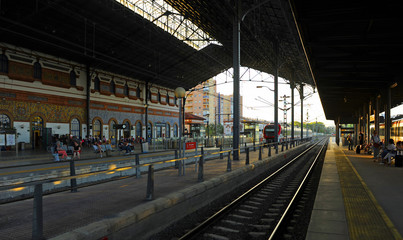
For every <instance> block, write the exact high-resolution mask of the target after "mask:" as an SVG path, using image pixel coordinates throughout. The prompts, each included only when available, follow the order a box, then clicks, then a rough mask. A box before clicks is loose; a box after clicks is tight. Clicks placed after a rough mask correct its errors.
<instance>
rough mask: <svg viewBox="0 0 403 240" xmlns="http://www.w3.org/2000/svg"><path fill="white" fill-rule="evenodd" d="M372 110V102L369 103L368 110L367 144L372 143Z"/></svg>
mask: <svg viewBox="0 0 403 240" xmlns="http://www.w3.org/2000/svg"><path fill="white" fill-rule="evenodd" d="M371 108H372V102H371V101H370V102H369V103H368V108H367V111H368V113H367V133H368V135H367V143H368V144H369V143H370V142H371V135H372V134H371V110H372V109H371Z"/></svg>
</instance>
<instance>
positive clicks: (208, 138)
mask: <svg viewBox="0 0 403 240" xmlns="http://www.w3.org/2000/svg"><path fill="white" fill-rule="evenodd" d="M204 116H206V117H207V127H206V132H207V142H209V140H210V134H209V126H208V125H209V123H210V121H209V117H210V114H208V113H207V114H205V115H204ZM207 145H208V144H207Z"/></svg>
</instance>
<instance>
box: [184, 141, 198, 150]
mask: <svg viewBox="0 0 403 240" xmlns="http://www.w3.org/2000/svg"><path fill="white" fill-rule="evenodd" d="M186 149H196V142H187V143H186Z"/></svg>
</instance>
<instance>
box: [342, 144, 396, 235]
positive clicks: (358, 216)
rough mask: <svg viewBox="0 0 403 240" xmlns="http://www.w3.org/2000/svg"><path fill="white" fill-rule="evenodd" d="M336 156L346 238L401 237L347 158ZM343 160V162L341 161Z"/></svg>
mask: <svg viewBox="0 0 403 240" xmlns="http://www.w3.org/2000/svg"><path fill="white" fill-rule="evenodd" d="M340 152H342V153H343V155H344V158H338V157H336V165H337V169H338V172H339V176H340V184H341V189H342V193H343V199H344V205H345V209H346V217H347V221H348V227H349V233H350V239H351V240H356V239H383V240H385V239H402V236H401V235H400V233H399V232H398V231H397V229H396V228H395V226H394V225H393V223H392V221H391V220H390V219H389V217H388V216H387V215H386V213H385V211H384V210H383V209H382V207H381V206H380V205H379V203H378V201H377V200H376V198H375V197H374V195H373V194H372V192H371V190H370V189H369V188H368V186H367V185H366V184H365V182H364V180H363V179H362V178H361V176H360V175H359V173H358V172H357V170H356V169H355V168H354V166H353V164H352V163H351V161H350V159H349V158H348V157H347V156H346V155H345V153H344V152H343V151H341V150H340ZM343 160H345V161H343Z"/></svg>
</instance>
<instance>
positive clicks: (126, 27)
mask: <svg viewBox="0 0 403 240" xmlns="http://www.w3.org/2000/svg"><path fill="white" fill-rule="evenodd" d="M130 2H132V3H134V4H137V5H138V6H139V7H141V6H142V2H144V3H147V4H149V3H152V4H157V3H160V2H161V1H152V0H140V1H139V0H136V1H135V0H133V1H125V0H121V1H115V0H85V1H82V0H68V1H67V0H64V1H63V0H58V1H56V0H55V1H33V0H32V1H19V0H17V1H16V0H3V1H1V2H0V5H1V14H0V20H1V21H0V27H1V28H0V31H1V32H0V33H1V41H4V42H7V43H11V44H14V45H17V46H21V47H26V48H28V49H33V50H36V51H41V52H45V53H49V54H52V55H55V56H57V57H61V58H67V59H71V60H75V61H79V62H82V63H86V64H89V66H90V67H94V68H98V69H103V70H106V71H112V72H115V73H117V74H122V75H127V76H130V77H134V78H136V79H139V80H143V81H148V82H149V83H151V84H152V83H156V84H159V85H162V86H166V87H170V88H176V87H178V86H182V87H184V88H185V89H189V88H191V87H194V86H196V85H197V84H199V83H201V82H203V81H205V80H207V79H209V78H211V77H213V76H215V75H217V74H218V73H221V72H223V71H225V70H227V69H228V68H231V67H232V21H233V18H234V17H233V16H234V3H233V2H232V1H201V0H200V1H176V0H175V1H166V2H168V3H169V4H171V5H172V6H173V7H174V8H175V9H176V10H177V11H178V12H177V13H172V12H171V11H165V12H161V15H160V16H158V17H155V19H153V20H152V21H158V19H162V18H174V17H176V16H177V15H182V16H183V18H182V19H187V20H191V21H192V22H193V23H194V24H196V25H197V26H198V27H199V28H200V29H202V30H203V31H205V32H206V33H207V34H208V35H209V38H205V39H200V38H197V37H191V38H189V39H188V40H189V41H194V42H197V41H210V40H211V41H213V40H217V41H218V42H219V43H218V44H214V43H212V44H209V45H208V46H206V47H204V48H201V49H194V48H192V47H191V46H189V45H188V44H186V43H184V41H183V40H178V39H177V38H175V37H173V36H172V35H171V34H170V33H168V32H166V31H164V30H163V29H161V28H159V27H157V26H156V25H154V24H153V22H152V21H150V20H147V19H145V18H144V17H143V16H141V15H140V14H138V13H136V12H134V11H132V10H131V9H129V8H127V7H126V6H127V5H130ZM257 2H258V1H254V0H250V1H242V8H243V9H251V8H253V7H254V6H255V4H256V3H257ZM125 5H126V6H125ZM280 5H281V4H280V2H278V1H272V2H268V3H267V4H263V5H262V6H260V7H259V8H257V9H256V10H253V11H251V12H250V13H248V14H247V16H246V17H245V19H244V21H243V23H242V30H241V31H242V33H241V38H242V42H241V48H242V51H241V65H242V66H244V67H250V68H254V69H257V70H260V71H264V72H267V73H270V74H272V73H273V69H274V66H275V64H276V63H277V62H276V59H277V58H276V56H278V60H279V61H278V63H279V64H281V68H280V76H282V77H284V78H287V79H290V78H291V77H292V76H294V79H295V80H296V81H300V82H303V83H307V84H309V85H314V81H313V79H312V78H311V75H310V73H309V70H308V69H307V62H306V59H305V58H304V55H303V54H302V48H301V44H299V42H298V39H297V38H296V32H295V29H296V28H290V27H289V24H292V22H291V21H292V18H291V17H290V14H289V13H290V11H289V10H283V8H282V7H281V6H280ZM183 24H185V23H183ZM292 29H294V30H292ZM276 49H278V51H277V50H276ZM276 51H277V53H276ZM292 74H295V75H292Z"/></svg>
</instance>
